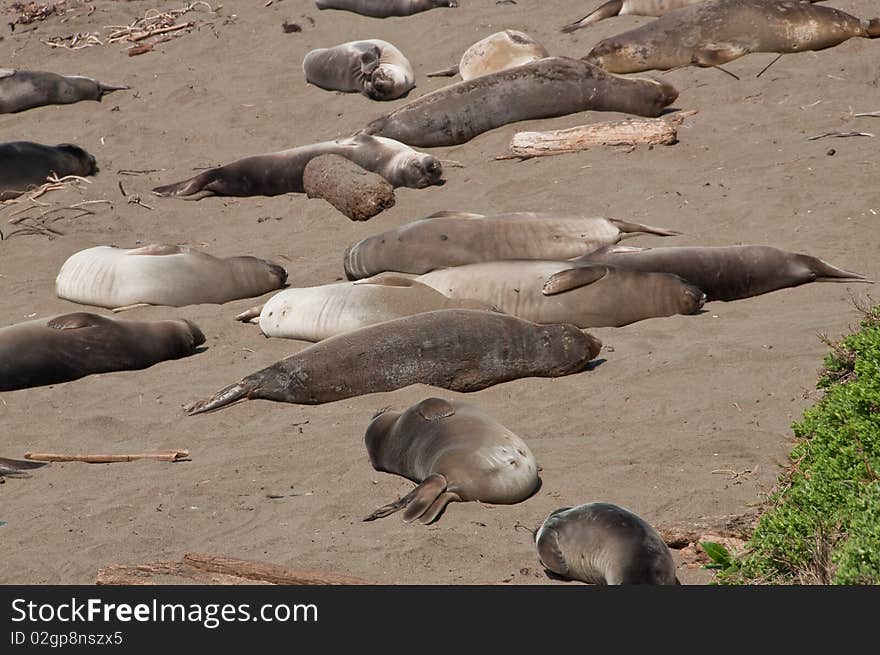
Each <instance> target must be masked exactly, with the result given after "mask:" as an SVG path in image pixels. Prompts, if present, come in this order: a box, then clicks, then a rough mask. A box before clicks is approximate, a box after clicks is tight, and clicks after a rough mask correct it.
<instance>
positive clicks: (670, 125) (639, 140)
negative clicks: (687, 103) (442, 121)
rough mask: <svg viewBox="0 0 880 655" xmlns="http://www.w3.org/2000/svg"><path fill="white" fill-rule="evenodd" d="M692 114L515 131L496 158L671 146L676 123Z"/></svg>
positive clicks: (676, 126) (674, 136) (678, 123)
mask: <svg viewBox="0 0 880 655" xmlns="http://www.w3.org/2000/svg"><path fill="white" fill-rule="evenodd" d="M695 113H696V112H695V111H688V112H680V113H678V114H675V115H674V116H671V117H670V118H629V119H627V120H624V121H613V122H606V123H593V124H591V125H579V126H577V127H572V128H569V129H565V130H552V131H550V132H517V133H516V134H514V135H513V138H512V139H511V141H510V154H508V155H502V156H500V157H498V159H521V158H529V157H546V156H548V155H561V154H565V153H569V152H578V151H580V150H588V149H590V148H593V147H595V146H637V145H671V144H673V143H676V142H677V141H678V126H679V125H680V124H681V123H682V121H683V120H684V119H685V118H686V117H688V116H692V115H693V114H695Z"/></svg>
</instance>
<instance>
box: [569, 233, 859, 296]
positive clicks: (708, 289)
mask: <svg viewBox="0 0 880 655" xmlns="http://www.w3.org/2000/svg"><path fill="white" fill-rule="evenodd" d="M575 261H577V262H583V263H600V264H608V265H611V266H616V267H618V268H625V269H628V270H633V271H656V272H661V273H671V274H673V275H678V276H679V277H681V278H683V279H685V280H687V281H688V282H690V283H691V284H694V285H696V286H698V287H699V288H700V289H702V290H703V292H704V293H705V294H706V300H723V301H730V300H740V299H742V298H751V297H752V296H758V295H761V294H762V293H770V292H771V291H777V290H778V289H786V288H788V287H796V286H799V285H801V284H807V283H808V282H867V283H872V280H869V279H867V278H866V277H865V276H863V275H859V274H858V273H850V272H849V271H845V270H843V269H841V268H836V267H835V266H832V265H831V264H828V263H826V262H823V261H822V260H821V259H817V258H816V257H812V256H810V255H802V254H799V253H794V252H787V251H785V250H780V249H779V248H773V247H772V246H716V247H698V246H689V247H688V246H679V247H670V248H630V247H624V246H612V247H609V248H603V249H601V250H598V251H596V252H594V253H590V254H589V255H585V256H583V257H579V258H578V259H576V260H575Z"/></svg>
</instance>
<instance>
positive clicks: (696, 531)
mask: <svg viewBox="0 0 880 655" xmlns="http://www.w3.org/2000/svg"><path fill="white" fill-rule="evenodd" d="M757 522H758V514H757V513H749V514H731V515H729V516H717V517H712V518H704V519H700V520H697V521H692V522H689V523H661V524H658V525H656V526H654V528H655V529H656V530H657V534H659V535H660V537H662V539H663V541H664V543H666V545H667V546H669V547H670V548H684V547H686V546H687V545H688V544H694V543H699V542H700V541H712V539H707V538H706V537H733V538H736V539H743V540H746V539H748V538H749V537H751V535H752V532H754V530H755V524H756V523H757Z"/></svg>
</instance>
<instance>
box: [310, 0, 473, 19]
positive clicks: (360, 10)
mask: <svg viewBox="0 0 880 655" xmlns="http://www.w3.org/2000/svg"><path fill="white" fill-rule="evenodd" d="M315 5H316V6H317V7H318V9H342V10H344V11H351V12H354V13H356V14H360V15H361V16H372V17H373V18H388V17H390V16H412V15H413V14H417V13H419V12H421V11H428V10H429V9H434V8H435V7H458V0H315Z"/></svg>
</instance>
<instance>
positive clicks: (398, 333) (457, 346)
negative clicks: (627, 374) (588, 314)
mask: <svg viewBox="0 0 880 655" xmlns="http://www.w3.org/2000/svg"><path fill="white" fill-rule="evenodd" d="M601 347H602V343H601V342H600V341H599V340H598V339H596V338H595V337H592V336H590V335H589V334H586V333H584V332H581V331H580V330H578V329H577V328H576V327H574V326H573V325H535V324H534V323H529V322H528V321H523V320H521V319H518V318H516V317H514V316H507V315H506V314H498V313H495V312H487V311H481V310H476V309H441V310H439V311H436V312H425V313H424V314H416V315H414V316H407V317H405V318H398V319H395V320H393V321H386V322H384V323H379V324H378V325H371V326H369V327H365V328H361V329H360V330H355V331H354V332H347V333H345V334H340V335H339V336H336V337H331V338H330V339H326V340H324V341H321V342H320V343H316V344H313V345H311V346H309V347H308V348H305V349H304V350H301V351H300V352H298V353H296V354H295V355H292V356H291V357H288V358H286V359H282V360H281V361H280V362H277V363H276V364H273V365H272V366H269V367H267V368H264V369H263V370H261V371H257V372H256V373H254V374H252V375H249V376H247V377H246V378H244V379H243V380H241V381H240V382H238V383H236V384H233V385H230V386H228V387H226V388H225V389H222V390H221V391H218V392H217V393H215V394H214V395H213V396H212V397H211V398H208V399H207V400H202V401H199V402H196V403H194V404H192V405H190V406H189V407H188V408H187V411H188V412H189V413H190V414H200V413H201V412H208V411H211V410H214V409H218V408H220V407H223V406H225V405H229V404H231V403H234V402H236V401H238V400H244V399H252V398H264V399H266V400H275V401H279V402H286V403H295V404H299V405H319V404H321V403H329V402H333V401H334V400H342V399H343V398H352V397H354V396H362V395H365V394H368V393H376V392H379V391H393V390H395V389H402V388H403V387H407V386H409V385H411V384H431V385H434V386H437V387H442V388H444V389H449V390H451V391H478V390H480V389H485V388H486V387H490V386H492V385H494V384H498V383H500V382H507V381H508V380H515V379H518V378H523V377H557V376H560V375H569V374H571V373H578V372H580V371H582V370H584V369H585V368H586V366H587V364H588V363H589V361H590V360H591V359H593V358H594V357H595V356H596V355H598V354H599V350H600V348H601Z"/></svg>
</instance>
